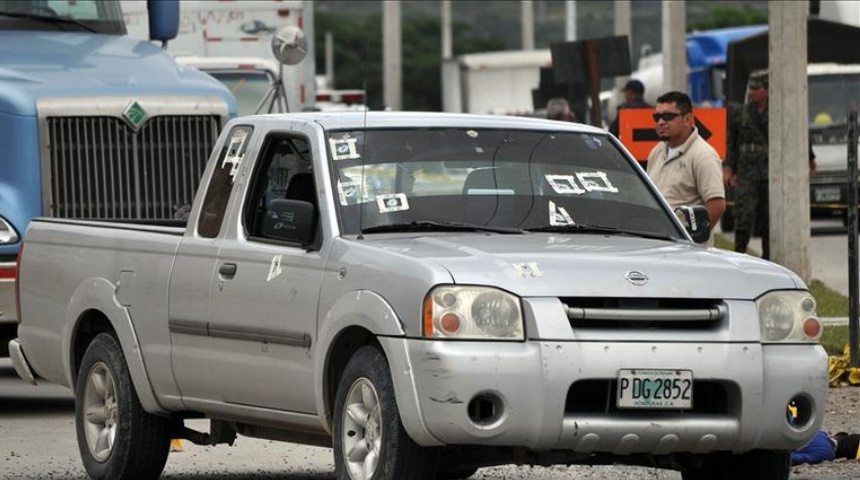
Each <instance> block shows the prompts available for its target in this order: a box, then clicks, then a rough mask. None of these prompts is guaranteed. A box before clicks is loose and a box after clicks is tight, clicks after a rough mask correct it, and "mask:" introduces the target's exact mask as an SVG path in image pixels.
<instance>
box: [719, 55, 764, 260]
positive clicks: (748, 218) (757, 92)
mask: <svg viewBox="0 0 860 480" xmlns="http://www.w3.org/2000/svg"><path fill="white" fill-rule="evenodd" d="M767 87H768V78H767V73H766V72H756V73H753V74H752V75H751V76H750V82H749V99H750V101H749V103H747V104H746V105H744V106H743V107H742V108H736V109H734V110H733V111H732V114H731V118H730V119H729V128H728V155H726V157H727V158H726V167H727V170H728V171H727V175H726V176H727V177H728V183H729V185H730V186H733V187H736V189H735V208H734V215H735V251H736V252H741V253H745V252H746V251H747V245H748V244H749V241H750V236H751V235H752V232H753V228H754V227H755V226H756V225H757V226H758V227H759V231H761V243H762V258H764V259H768V258H770V231H769V230H770V228H769V227H770V226H769V215H770V212H769V209H768V89H767Z"/></svg>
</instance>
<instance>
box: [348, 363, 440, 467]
mask: <svg viewBox="0 0 860 480" xmlns="http://www.w3.org/2000/svg"><path fill="white" fill-rule="evenodd" d="M333 431H334V438H333V439H332V444H333V445H332V446H333V449H334V465H335V472H336V474H337V478H338V480H403V479H407V478H408V479H410V480H434V479H435V478H436V467H437V464H438V463H439V451H438V449H435V448H425V447H421V446H419V445H418V444H416V443H415V442H414V441H412V439H411V438H409V435H407V433H406V431H405V430H404V429H403V424H402V423H401V421H400V413H399V412H398V410H397V401H396V399H395V398H394V384H393V383H392V381H391V373H390V370H389V367H388V360H387V359H386V358H385V355H383V354H382V352H380V351H379V349H377V348H375V347H370V346H365V347H361V348H360V349H358V351H356V352H355V354H354V355H353V356H352V358H350V360H349V363H347V365H346V368H345V369H344V373H343V377H341V379H340V383H339V385H338V388H337V395H336V397H335V403H334V428H333ZM368 443H370V447H369V448H368Z"/></svg>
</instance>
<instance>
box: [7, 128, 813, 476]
mask: <svg viewBox="0 0 860 480" xmlns="http://www.w3.org/2000/svg"><path fill="white" fill-rule="evenodd" d="M203 182H204V183H203V184H202V186H201V188H200V189H199V194H198V195H197V197H196V199H195V204H194V207H193V209H192V211H191V213H190V216H189V220H188V223H187V225H186V227H185V229H184V230H183V229H182V228H178V227H169V226H146V225H141V224H138V223H123V224H109V223H102V222H85V221H75V220H41V221H34V222H33V224H32V226H31V227H30V228H29V229H28V231H27V236H26V242H25V243H26V245H25V248H24V250H23V254H22V256H21V257H20V265H19V270H20V275H21V284H20V286H21V288H20V297H19V298H20V303H21V308H22V318H23V322H22V324H21V327H20V328H19V338H18V339H17V340H14V341H12V342H11V344H10V346H11V350H12V359H13V364H14V365H15V368H16V371H17V372H18V373H19V375H21V376H22V378H25V379H26V380H28V381H30V382H35V381H37V380H38V381H41V379H47V380H49V381H53V382H57V383H60V384H62V385H67V386H75V389H76V428H77V431H78V442H79V445H80V450H81V455H82V459H83V462H84V465H85V467H86V469H87V471H88V472H89V473H90V475H91V476H93V477H94V478H98V479H107V478H110V479H111V480H123V479H125V478H131V477H133V478H140V477H141V476H144V475H146V476H147V477H148V478H152V477H156V476H158V474H159V473H160V472H161V470H162V468H163V466H164V463H165V461H166V458H167V452H168V449H169V441H170V438H171V436H176V435H179V436H182V437H185V438H188V439H190V440H192V441H195V442H199V443H202V444H208V445H214V444H217V443H227V442H232V441H233V440H234V439H235V437H236V435H246V436H252V437H261V438H268V439H275V440H284V441H291V442H300V443H307V444H313V445H320V446H331V447H332V448H333V450H334V457H335V469H336V472H337V477H338V478H339V479H341V480H347V479H350V480H357V479H367V478H374V479H378V480H401V479H425V478H426V479H435V478H437V477H436V473H437V469H438V470H439V471H440V472H441V473H440V475H439V476H443V477H449V478H463V477H467V476H469V475H471V474H472V473H474V471H475V470H476V469H477V468H480V467H482V466H487V465H496V464H508V463H523V464H543V465H552V464H568V463H583V464H610V463H613V462H619V463H631V464H640V465H649V466H655V467H659V468H672V469H676V470H681V471H683V472H684V475H686V476H688V477H693V478H695V477H700V476H702V475H703V474H704V473H708V474H710V473H718V474H722V475H723V476H725V477H726V478H729V477H731V478H748V479H756V480H759V479H766V480H787V479H788V477H789V473H790V472H789V451H791V450H793V449H795V448H797V447H800V446H802V445H804V444H805V443H806V442H807V441H808V440H809V438H811V436H812V435H813V434H814V433H815V432H816V431H817V430H818V428H819V426H820V424H821V421H822V417H823V409H824V404H825V397H826V391H827V382H828V380H827V374H826V369H827V363H826V353H825V352H824V350H823V349H822V348H821V346H820V345H819V344H818V343H817V339H818V338H819V336H820V333H821V324H820V321H819V320H818V318H817V316H816V311H815V300H814V299H813V298H812V296H811V295H810V294H809V292H808V291H807V290H806V287H805V285H804V284H803V282H802V281H801V280H800V278H798V277H797V275H795V274H793V273H792V272H790V271H788V270H786V269H784V268H782V267H780V266H778V265H774V264H770V263H767V262H762V261H760V260H758V259H753V258H750V257H748V256H745V255H740V254H734V253H730V252H723V251H718V250H714V249H707V248H703V247H701V246H698V245H696V244H694V243H693V241H692V240H693V239H696V240H699V241H701V240H704V239H706V238H707V236H708V233H709V231H708V228H707V227H708V225H707V220H706V219H707V213H706V210H705V209H704V207H696V208H695V209H690V210H689V211H688V210H685V209H681V210H680V211H679V213H680V214H681V216H682V217H684V219H685V220H686V223H687V226H686V227H685V226H684V225H682V223H681V222H679V219H678V217H676V216H675V214H674V212H672V210H671V209H670V208H669V206H668V205H667V204H666V202H665V200H664V199H663V198H662V197H661V196H660V194H659V192H658V191H657V190H656V189H655V187H654V186H653V184H652V183H651V182H650V181H649V180H648V178H647V175H646V174H645V173H644V172H643V171H642V169H641V168H639V166H638V165H637V164H636V162H635V160H633V159H632V158H630V157H629V156H628V155H626V153H625V152H624V151H623V149H620V148H619V147H618V145H617V143H616V142H614V141H611V139H610V138H609V137H608V134H607V133H606V132H604V131H602V130H600V129H597V128H593V127H589V126H584V125H579V124H573V123H567V122H564V123H563V122H556V121H548V120H535V119H525V118H519V117H499V116H475V115H449V114H427V113H401V112H338V113H295V114H289V115H264V116H249V117H240V118H237V119H234V120H233V121H231V123H229V124H228V125H227V126H226V128H225V130H224V132H223V133H222V135H221V137H220V140H219V143H218V144H217V145H216V147H215V149H214V150H213V154H212V156H211V157H210V163H209V165H208V167H207V170H206V173H205V174H204V180H203ZM702 217H704V219H705V220H703V221H702V220H701V219H702ZM59 259H69V261H68V262H66V263H63V262H60V261H59ZM691 264H695V265H696V268H695V269H692V268H690V267H689V266H690V265H691ZM715 277H719V278H720V279H721V280H722V281H720V282H712V281H705V279H712V278H715ZM132 386H133V388H132ZM789 402H794V403H795V404H796V405H797V406H798V412H799V413H798V415H797V417H792V418H789V415H787V406H788V404H789ZM115 412H117V413H116V415H115V414H114V413H115ZM200 416H203V417H207V418H210V419H211V420H212V424H211V425H212V426H211V429H210V433H208V434H204V433H201V432H196V431H190V430H188V429H187V428H183V427H182V422H183V421H184V419H185V418H199V417H200ZM128 419H131V420H128ZM124 420H128V421H124ZM132 420H133V421H132ZM104 437H109V438H111V439H113V442H107V441H102V439H103V438H104ZM631 438H635V439H636V441H635V442H633V441H631V440H630V439H631ZM437 447H442V448H437ZM130 452H133V453H134V455H132V454H131V453H130Z"/></svg>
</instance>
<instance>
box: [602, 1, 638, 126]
mask: <svg viewBox="0 0 860 480" xmlns="http://www.w3.org/2000/svg"><path fill="white" fill-rule="evenodd" d="M630 19H631V15H630V0H615V36H616V37H617V36H619V35H627V39H628V40H629V41H630V51H631V52H632V51H633V27H632V24H631V20H630ZM629 78H630V77H628V76H620V77H615V89H616V90H621V89H622V88H624V84H625V83H627V80H628V79H629ZM607 122H608V120H607Z"/></svg>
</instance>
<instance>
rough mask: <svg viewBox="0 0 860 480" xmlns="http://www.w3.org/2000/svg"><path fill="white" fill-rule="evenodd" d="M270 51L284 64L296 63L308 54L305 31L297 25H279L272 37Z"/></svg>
mask: <svg viewBox="0 0 860 480" xmlns="http://www.w3.org/2000/svg"><path fill="white" fill-rule="evenodd" d="M272 53H273V54H274V55H275V58H277V59H278V61H279V62H281V63H283V64H284V65H296V64H298V63H301V61H302V60H304V59H305V55H307V54H308V41H307V39H306V38H305V32H303V31H302V29H300V28H298V27H293V26H286V27H281V29H280V30H278V32H277V33H275V35H274V36H273V37H272Z"/></svg>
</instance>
